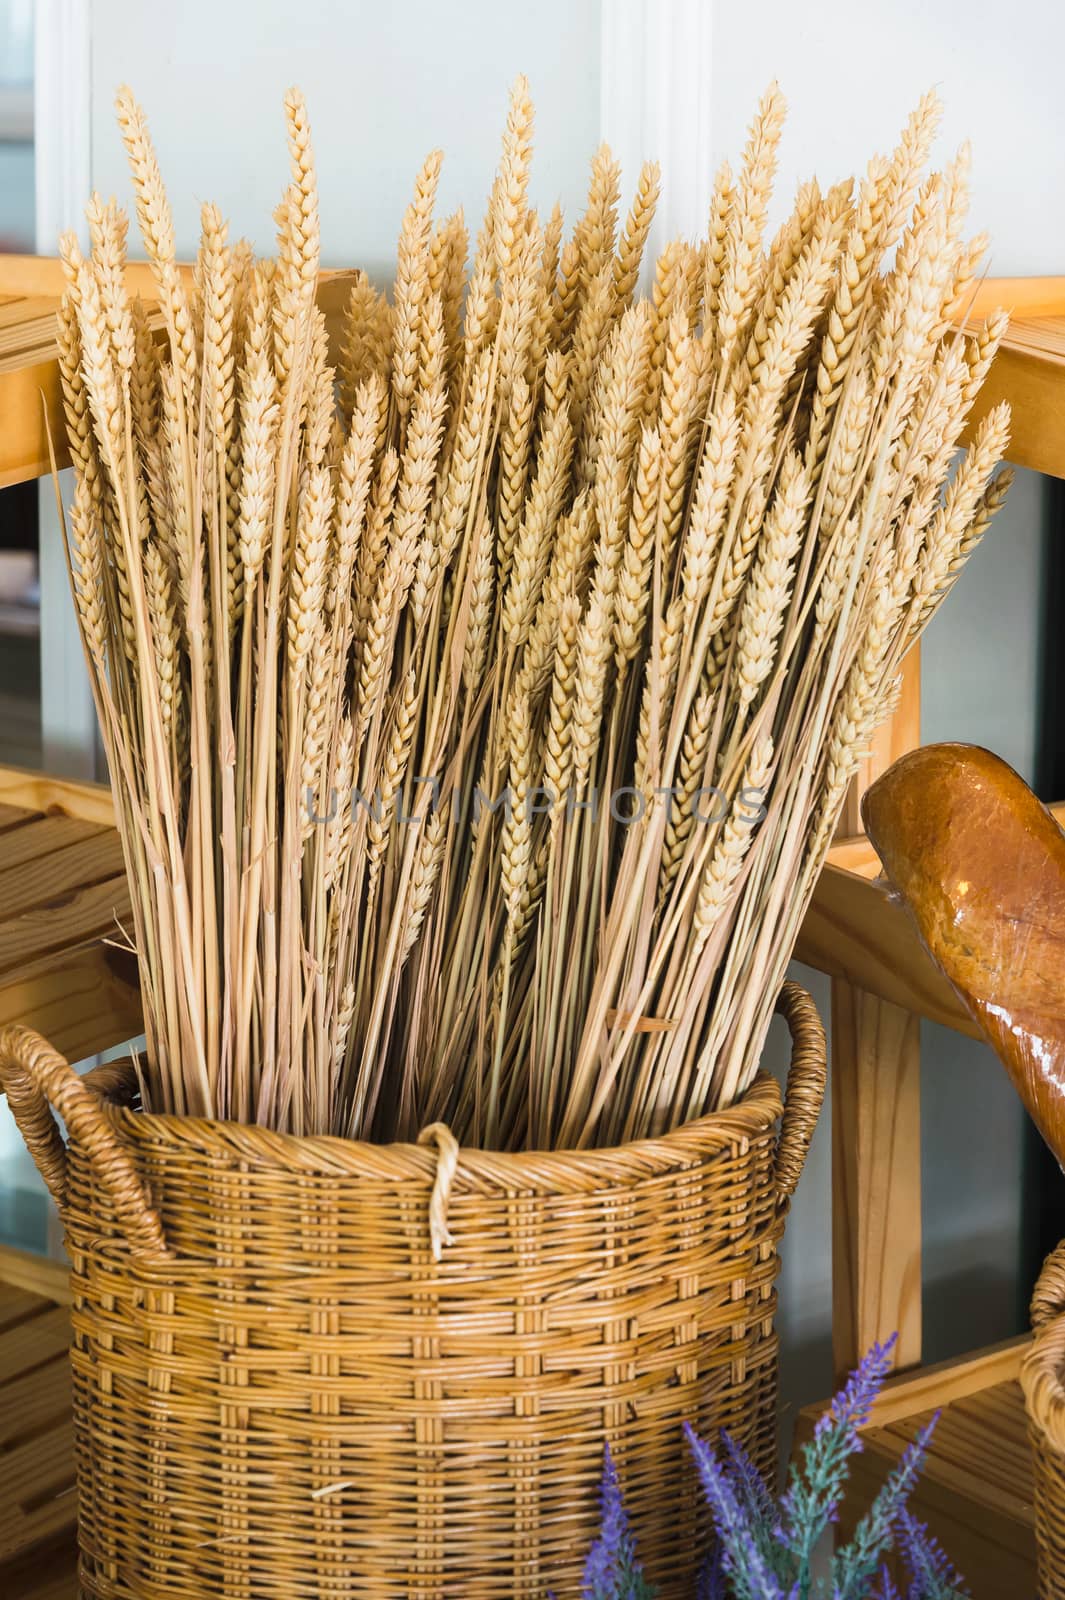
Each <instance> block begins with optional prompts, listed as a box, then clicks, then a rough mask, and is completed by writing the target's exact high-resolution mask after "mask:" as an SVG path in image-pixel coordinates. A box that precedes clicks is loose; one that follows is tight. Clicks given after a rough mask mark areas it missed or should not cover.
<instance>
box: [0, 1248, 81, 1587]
mask: <svg viewBox="0 0 1065 1600" xmlns="http://www.w3.org/2000/svg"><path fill="white" fill-rule="evenodd" d="M69 1307H70V1291H69V1283H68V1278H67V1274H66V1272H65V1271H64V1269H63V1268H62V1267H61V1266H59V1265H58V1264H57V1263H54V1262H50V1261H42V1260H37V1259H36V1258H35V1257H33V1256H27V1255H22V1254H21V1253H20V1252H18V1251H14V1250H6V1249H0V1594H4V1595H10V1596H11V1597H12V1600H72V1597H73V1595H74V1593H75V1583H76V1578H75V1570H76V1565H77V1555H76V1548H77V1495H76V1492H75V1476H74V1425H73V1418H72V1415H71V1399H70V1360H69V1355H68V1349H69V1344H70V1309H69Z"/></svg>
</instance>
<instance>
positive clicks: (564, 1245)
mask: <svg viewBox="0 0 1065 1600" xmlns="http://www.w3.org/2000/svg"><path fill="white" fill-rule="evenodd" d="M781 1009H782V1010H783V1012H784V1014H785V1016H786V1017H787V1020H788V1022H789V1025H790V1027H791V1032H792V1037H793V1054H792V1063H791V1072H790V1076H789V1080H788V1088H787V1106H786V1109H785V1110H784V1116H783V1124H782V1127H781V1131H780V1136H779V1140H778V1137H777V1122H778V1118H779V1117H780V1113H781V1099H780V1091H779V1089H778V1087H777V1085H776V1083H775V1081H773V1080H772V1079H770V1078H768V1077H766V1076H761V1077H760V1078H759V1079H758V1080H757V1082H756V1083H755V1085H754V1086H753V1088H752V1089H751V1091H750V1092H749V1093H748V1095H747V1096H746V1097H745V1099H744V1100H743V1102H742V1104H740V1105H739V1106H737V1107H735V1108H734V1109H732V1110H730V1111H727V1112H722V1113H717V1114H715V1115H713V1116H710V1117H707V1118H705V1119H703V1120H702V1121H700V1122H696V1123H692V1124H690V1125H689V1126H687V1127H685V1128H682V1129H680V1130H678V1131H677V1132H675V1133H672V1134H670V1135H669V1136H667V1137H665V1138H662V1139H658V1140H655V1141H647V1142H642V1143H637V1144H632V1145H629V1146H627V1147H624V1148H622V1149H616V1150H596V1151H589V1152H583V1153H565V1154H543V1155H541V1154H532V1155H494V1154H482V1153H475V1152H472V1151H465V1150H463V1151H461V1152H456V1151H455V1149H454V1147H453V1141H451V1140H450V1139H449V1136H447V1134H446V1130H439V1129H438V1130H435V1131H433V1133H432V1142H433V1143H434V1144H435V1146H436V1148H435V1149H430V1148H417V1147H414V1146H390V1147H375V1146H371V1145H367V1144H359V1143H352V1142H348V1141H345V1140H339V1139H296V1138H291V1137H288V1136H283V1135H277V1134H271V1133H268V1132H264V1131H263V1130H261V1129H258V1128H252V1127H244V1126H238V1125H236V1124H223V1123H212V1122H203V1121H197V1120H194V1119H191V1118H174V1117H157V1116H147V1115H144V1114H142V1113H140V1112H138V1111H137V1110H136V1109H135V1108H134V1101H133V1097H132V1092H131V1085H130V1080H129V1077H128V1076H127V1075H126V1074H125V1073H124V1072H123V1071H121V1070H117V1071H116V1070H115V1069H113V1068H109V1069H107V1070H106V1072H105V1073H104V1074H103V1075H102V1076H101V1074H100V1073H97V1074H94V1075H90V1078H88V1079H79V1078H77V1077H76V1076H75V1075H74V1074H73V1073H72V1072H71V1071H70V1069H69V1068H68V1067H67V1065H66V1063H65V1062H64V1061H62V1059H61V1058H60V1057H58V1056H56V1055H55V1054H54V1052H52V1051H51V1050H50V1049H49V1048H48V1046H47V1045H45V1044H44V1042H43V1041H42V1040H40V1039H39V1038H38V1037H37V1036H36V1035H33V1034H29V1033H27V1032H25V1031H23V1030H14V1031H7V1032H6V1033H0V1078H2V1079H4V1080H5V1082H6V1087H7V1091H8V1097H9V1100H10V1102H11V1105H12V1109H13V1110H14V1111H15V1114H16V1116H17V1117H18V1119H19V1122H20V1125H21V1127H22V1131H23V1134H24V1136H25V1138H26V1141H27V1144H28V1145H29V1147H30V1149H31V1151H32V1152H33V1154H34V1156H35V1157H36V1159H37V1161H38V1164H39V1166H40V1168H41V1171H42V1172H43V1174H44V1176H45V1178H46V1179H47V1181H48V1182H49V1185H50V1187H51V1189H52V1192H53V1194H54V1195H55V1198H56V1200H57V1202H58V1204H59V1207H60V1210H61V1212H62V1216H63V1220H64V1222H65V1225H66V1230H67V1242H68V1248H69V1251H70V1256H71V1261H72V1263H73V1281H74V1311H73V1352H72V1360H73V1368H74V1395H75V1420H76V1432H77V1445H78V1478H79V1493H80V1518H81V1531H80V1541H81V1551H82V1556H81V1586H82V1594H83V1595H84V1596H86V1597H89V1596H91V1597H93V1600H134V1597H135V1600H164V1597H165V1600H208V1597H214V1596H218V1597H222V1596H224V1597H225V1600H268V1597H269V1600H304V1597H313V1600H325V1597H327V1596H332V1597H340V1596H350V1597H355V1596H360V1597H363V1596H366V1597H373V1600H386V1597H387V1600H395V1597H397V1596H400V1597H411V1600H414V1597H418V1600H430V1597H432V1600H436V1597H439V1596H451V1595H455V1596H459V1595H461V1596H463V1597H464V1600H466V1597H468V1600H480V1597H499V1600H502V1597H504V1596H505V1597H507V1600H511V1597H528V1600H545V1596H546V1592H547V1590H548V1588H552V1589H554V1591H555V1593H556V1594H557V1595H558V1596H559V1600H564V1597H570V1596H576V1595H577V1594H578V1592H579V1579H580V1572H581V1566H582V1563H583V1560H584V1556H585V1554H586V1552H587V1549H588V1546H589V1544H590V1542H591V1540H592V1538H593V1537H594V1535H595V1532H596V1529H597V1525H598V1484H599V1478H600V1473H601V1468H602V1450H603V1440H604V1438H608V1439H609V1440H610V1442H611V1445H612V1447H613V1450H614V1453H615V1457H616V1459H617V1462H618V1466H619V1471H620V1473H621V1477H622V1481H623V1484H624V1489H625V1494H626V1499H627V1503H628V1507H629V1510H630V1513H631V1517H632V1521H633V1524H634V1526H635V1529H636V1532H637V1535H638V1538H639V1545H640V1552H641V1555H642V1556H643V1557H644V1558H645V1560H646V1563H647V1567H648V1572H649V1576H650V1577H652V1578H653V1579H654V1580H655V1581H657V1582H658V1583H659V1585H660V1590H659V1593H660V1595H661V1597H662V1600H672V1597H677V1600H679V1597H681V1596H683V1597H685V1600H688V1597H690V1595H691V1594H692V1593H693V1592H694V1575H695V1572H696V1569H697V1566H698V1563H699V1561H700V1560H701V1557H702V1554H703V1552H704V1550H705V1545H706V1536H707V1529H706V1521H705V1513H704V1512H703V1510H702V1507H701V1499H700V1495H699V1493H698V1489H697V1485H696V1483H695V1479H694V1474H693V1471H692V1467H691V1463H690V1461H689V1459H688V1455H687V1449H686V1446H685V1443H684V1440H683V1437H682V1432H681V1423H682V1422H683V1421H684V1420H685V1419H688V1420H690V1421H691V1422H692V1423H693V1424H694V1426H695V1427H696V1428H697V1429H698V1430H699V1431H700V1432H702V1433H704V1434H713V1433H714V1432H715V1430H716V1429H718V1428H720V1427H722V1426H724V1427H728V1428H729V1429H731V1430H732V1431H733V1433H734V1434H735V1435H736V1436H737V1437H738V1438H739V1439H740V1440H741V1441H742V1442H743V1443H744V1444H745V1445H746V1446H747V1447H748V1449H749V1450H750V1451H751V1453H752V1454H753V1456H754V1458H755V1459H756V1461H758V1462H759V1464H760V1465H761V1466H762V1467H763V1469H764V1470H766V1471H767V1472H769V1473H770V1474H772V1471H773V1466H774V1454H775V1439H774V1434H775V1421H776V1418H775V1409H776V1372H777V1342H776V1336H775V1334H774V1331H773V1314H774V1307H775V1295H774V1289H773V1281H774V1278H775V1276H776V1272H777V1253H776V1252H777V1243H778V1240H779V1238H780V1235H781V1232H782V1229H783V1223H784V1213H785V1211H786V1209H787V1203H788V1199H789V1197H790V1195H791V1193H792V1190H793V1189H794V1186H795V1183H796V1182H797V1180H798V1176H799V1173H800V1171H801V1168H802V1164H803V1160H804V1158H805V1155H806V1151H807V1148H808V1145H809V1141H810V1137H811V1135H812V1132H813V1128H814V1123H815V1121H816V1118H817V1113H818V1110H819V1106H820V1102H821V1096H822V1093H823V1089H824V1078H825V1049H824V1034H823V1030H822V1028H821V1025H820V1022H819V1020H818V1017H817V1013H816V1011H815V1009H814V1006H813V1003H812V1001H811V1000H810V998H809V996H808V995H806V994H804V993H803V992H802V990H800V989H798V988H797V987H796V986H795V985H791V984H789V985H788V986H787V988H786V990H785V992H784V994H783V995H782V998H781ZM122 1100H125V1104H121V1103H120V1102H121V1101H122ZM49 1106H51V1107H54V1109H55V1110H56V1111H58V1112H59V1113H60V1114H61V1116H62V1117H63V1120H64V1122H65V1123H66V1127H67V1133H68V1139H69V1145H68V1147H67V1148H66V1149H64V1146H63V1141H62V1139H61V1138H60V1135H59V1133H58V1130H57V1128H56V1124H55V1122H54V1121H53V1118H52V1115H51V1112H50V1110H49ZM456 1154H457V1160H456V1159H455V1158H456ZM149 1197H150V1199H149ZM153 1207H154V1209H153ZM431 1212H432V1214H433V1219H434V1228H433V1230H432V1232H431V1229H430V1213H431ZM448 1229H449V1230H450V1237H451V1241H452V1242H451V1243H449V1244H447V1245H443V1239H444V1236H445V1233H446V1232H447V1230H448ZM434 1238H435V1242H436V1245H437V1247H438V1249H440V1248H441V1246H442V1255H441V1259H440V1260H439V1262H438V1261H437V1260H435V1259H434V1251H433V1241H434Z"/></svg>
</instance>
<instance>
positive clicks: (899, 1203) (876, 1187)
mask: <svg viewBox="0 0 1065 1600" xmlns="http://www.w3.org/2000/svg"><path fill="white" fill-rule="evenodd" d="M920 1039H921V1035H920V1019H919V1018H918V1017H917V1016H916V1015H915V1014H914V1013H913V1012H911V1011H904V1010H903V1009H902V1008H901V1007H899V1006H895V1005H891V1004H890V1003H889V1002H888V1001H885V1000H879V999H877V998H876V997H874V996H873V995H870V994H867V993H865V992H864V991H863V990H861V989H856V988H855V987H854V986H853V985H852V984H849V983H845V982H843V981H842V980H837V981H836V982H835V983H833V985H832V1032H831V1040H832V1193H833V1201H832V1349H833V1358H834V1362H835V1368H836V1372H837V1375H838V1376H840V1377H845V1376H846V1374H847V1373H848V1372H851V1371H853V1369H854V1368H855V1367H856V1366H857V1365H858V1362H859V1361H860V1360H861V1358H862V1356H863V1355H864V1354H865V1352H866V1351H867V1350H868V1349H869V1347H870V1346H871V1345H872V1344H874V1343H875V1342H877V1341H881V1342H882V1341H883V1340H885V1339H886V1338H888V1337H889V1336H890V1335H891V1334H892V1333H895V1334H897V1336H898V1337H897V1342H896V1346H895V1365H896V1367H898V1368H900V1369H901V1368H905V1367H910V1366H913V1365H915V1363H917V1362H918V1361H919V1360H920V1358H921V1064H920Z"/></svg>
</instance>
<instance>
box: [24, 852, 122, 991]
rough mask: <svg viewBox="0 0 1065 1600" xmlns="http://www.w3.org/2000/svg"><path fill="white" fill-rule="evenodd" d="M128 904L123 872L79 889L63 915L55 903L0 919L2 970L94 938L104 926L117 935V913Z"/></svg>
mask: <svg viewBox="0 0 1065 1600" xmlns="http://www.w3.org/2000/svg"><path fill="white" fill-rule="evenodd" d="M128 906H129V891H128V889H127V887H126V878H125V874H124V873H123V874H122V876H121V877H115V878H109V879H107V880H106V881H105V882H104V883H97V884H93V885H91V886H90V887H89V888H87V889H78V890H76V891H75V892H74V893H72V894H71V895H69V896H68V897H67V899H66V900H65V902H64V905H63V915H62V916H61V917H59V916H57V915H56V912H55V908H54V907H53V908H49V907H46V906H45V907H41V906H38V907H35V908H34V909H33V910H31V911H25V912H23V914H22V915H21V916H19V917H14V918H12V919H11V920H10V921H8V922H4V923H0V971H3V970H4V969H5V968H10V967H12V966H14V965H15V963H16V962H29V961H33V960H36V959H37V958H38V957H43V956H47V955H51V954H53V953H54V952H56V951H61V950H69V949H70V948H71V947H72V946H74V945H78V944H81V943H84V942H85V941H86V940H95V939H97V938H99V936H100V933H101V931H102V930H104V929H108V928H110V929H113V930H114V933H115V936H116V937H117V936H118V927H117V924H116V920H115V919H116V916H120V915H121V913H122V910H123V908H128ZM14 976H16V977H17V974H14Z"/></svg>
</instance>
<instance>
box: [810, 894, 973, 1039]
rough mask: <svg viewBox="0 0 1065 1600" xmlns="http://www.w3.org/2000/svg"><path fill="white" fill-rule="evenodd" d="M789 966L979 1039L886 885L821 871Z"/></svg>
mask: <svg viewBox="0 0 1065 1600" xmlns="http://www.w3.org/2000/svg"><path fill="white" fill-rule="evenodd" d="M795 959H796V960H797V961H804V962H805V963H806V964H807V966H811V967H816V969H817V970H818V971H819V972H825V973H827V974H828V975H829V977H832V978H843V979H845V980H847V981H848V982H850V983H853V984H855V985H856V987H857V988H859V989H864V990H866V992H867V993H869V994H873V995H877V996H879V998H880V999H882V1000H888V1001H890V1002H891V1004H892V1005H896V1006H901V1007H902V1008H903V1009H904V1010H906V1011H916V1012H917V1014H918V1016H922V1017H928V1018H930V1020H931V1021H933V1022H941V1023H943V1024H944V1026H945V1027H948V1028H953V1029H955V1031H956V1032H958V1033H964V1034H968V1035H969V1036H970V1037H971V1038H974V1039H978V1038H980V1037H981V1034H980V1031H979V1029H978V1028H977V1026H976V1024H975V1023H974V1022H973V1020H972V1018H971V1017H970V1016H969V1013H968V1012H967V1011H966V1009H965V1007H964V1006H963V1005H962V1003H961V1001H960V1000H959V999H958V997H957V995H956V994H955V993H954V990H953V989H952V988H951V986H950V984H949V983H948V982H947V980H946V978H944V976H943V974H942V973H941V972H940V971H939V968H938V967H937V966H936V965H935V964H934V962H933V961H932V958H931V957H930V956H929V954H928V952H927V951H926V950H925V948H924V946H923V945H922V944H921V942H920V940H919V939H918V937H917V934H916V932H915V931H914V928H913V924H912V923H911V921H910V918H909V914H908V912H907V911H906V910H905V909H904V907H903V906H902V905H900V904H899V902H898V901H897V900H894V899H893V898H892V897H891V894H890V893H889V891H888V888H887V886H886V884H883V883H872V882H870V881H869V880H868V879H866V878H859V877H857V876H856V875H855V874H854V873H853V872H843V871H841V870H840V869H839V868H838V867H832V866H827V867H826V868H825V870H824V871H823V872H822V874H821V878H820V881H819V883H818V885H817V889H816V890H815V892H814V897H813V901H812V903H811V906H810V909H809V911H808V912H807V914H806V920H805V922H804V923H803V925H802V928H801V929H800V930H799V938H798V943H797V945H796V948H795Z"/></svg>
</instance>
